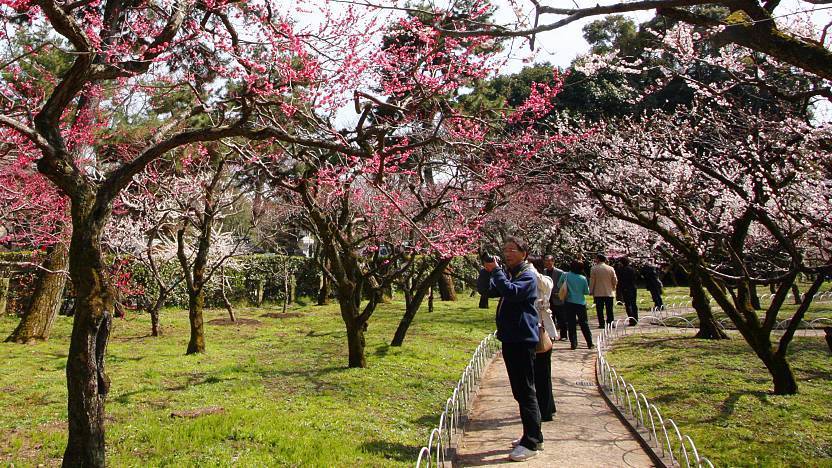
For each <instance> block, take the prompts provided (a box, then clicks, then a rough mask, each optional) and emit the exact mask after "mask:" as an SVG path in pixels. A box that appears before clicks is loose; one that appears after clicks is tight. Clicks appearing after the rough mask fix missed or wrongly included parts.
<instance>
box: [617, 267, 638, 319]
mask: <svg viewBox="0 0 832 468" xmlns="http://www.w3.org/2000/svg"><path fill="white" fill-rule="evenodd" d="M619 262H620V264H621V273H620V276H619V277H618V284H619V285H620V286H621V296H622V297H621V300H622V302H624V310H626V311H627V317H630V318H632V319H635V322H634V321H632V320H630V321H629V324H630V325H636V324H637V323H638V305H637V304H636V296H637V293H638V290H637V289H636V270H635V268H633V266H632V265H630V259H629V258H627V257H621V260H619Z"/></svg>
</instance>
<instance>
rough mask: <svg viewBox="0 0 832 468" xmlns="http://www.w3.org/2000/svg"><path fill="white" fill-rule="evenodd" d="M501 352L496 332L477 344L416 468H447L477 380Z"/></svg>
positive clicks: (474, 392) (477, 383) (473, 394)
mask: <svg viewBox="0 0 832 468" xmlns="http://www.w3.org/2000/svg"><path fill="white" fill-rule="evenodd" d="M499 349H500V341H499V340H497V334H496V332H494V333H491V334H490V335H488V336H486V337H485V338H483V339H482V341H480V344H479V346H477V349H476V350H475V351H474V355H473V356H472V357H471V360H470V361H469V362H468V365H467V366H466V367H465V370H464V371H463V372H462V377H460V378H459V381H458V382H457V384H456V387H455V388H454V390H453V393H452V394H451V397H450V398H448V400H447V401H446V402H445V409H444V411H442V413H441V414H440V415H439V424H437V426H436V427H435V428H434V429H433V430H432V431H431V433H430V436H429V437H428V445H427V446H425V447H422V449H421V450H420V451H419V458H418V459H417V460H416V467H417V468H419V467H434V466H435V467H444V466H450V465H451V462H452V461H453V457H454V451H455V450H456V446H457V442H459V440H458V439H459V435H460V434H459V431H460V429H461V428H462V426H463V424H464V420H465V418H466V417H467V414H468V411H469V410H470V405H471V402H472V401H473V399H474V396H475V395H476V391H477V388H478V386H479V383H480V380H481V379H482V376H483V374H484V373H485V369H486V368H487V367H488V364H490V363H491V359H492V358H493V357H494V355H495V354H496V353H497V351H498V350H499Z"/></svg>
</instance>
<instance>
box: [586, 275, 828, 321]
mask: <svg viewBox="0 0 832 468" xmlns="http://www.w3.org/2000/svg"><path fill="white" fill-rule="evenodd" d="M808 288H809V284H808V283H801V284H800V291H801V293H804V292H806V290H807V289H808ZM830 289H832V283H829V282H827V283H824V285H823V287H821V289H820V290H821V291H822V292H825V291H829V290H830ZM757 291H758V293H759V294H761V295H762V294H768V293H769V290H768V288H767V287H763V286H758V287H757ZM663 297H664V298H665V305H667V306H670V304H671V303H678V302H684V301H687V302H689V301H690V290H689V289H688V288H687V287H678V286H677V287H666V288H664V295H663ZM668 298H670V299H668ZM589 301H590V302H591V299H590V300H589ZM761 302H762V303H761V305H762V306H763V308H764V309H765V308H766V307H768V305H769V304H770V303H771V299H770V298H766V299H764V300H762V301H761ZM637 303H638V306H639V309H640V310H642V311H646V310H649V309H650V308H651V307H653V300H652V299H651V297H650V293H649V292H648V291H647V290H645V289H639V290H638V298H637ZM711 307H712V309H713V311H714V318H716V319H717V320H722V319H726V318H728V316H727V315H725V313H724V312H722V309H720V307H719V306H718V305H717V304H716V303H715V302H712V303H711ZM798 307H799V306H798V305H795V304H794V302H793V301H792V299H787V300H786V302H785V303H784V304H783V306H782V307H781V308H780V311H779V312H778V314H777V319H778V321H779V320H785V319H789V318H791V317H792V316H793V315H794V313H795V312H796V311H797V308H798ZM619 310H620V315H619ZM758 314H759V316H760V317H761V318H762V317H764V316H765V310H760V311H758ZM619 316H620V317H624V316H625V314H624V308H623V307H622V306H617V307H616V317H619ZM683 317H685V318H686V319H688V320H691V321H693V322H694V323H695V324H696V323H698V322H697V317H696V313H695V312H691V313H689V314H685V315H683ZM817 318H830V319H832V302H829V301H823V302H818V301H813V302H812V304H811V305H810V306H809V310H807V311H806V315H805V316H804V317H803V320H805V321H807V322H808V321H811V320H813V319H817ZM725 325H726V327H728V328H733V324H731V323H730V322H729V323H725ZM827 325H828V324H827Z"/></svg>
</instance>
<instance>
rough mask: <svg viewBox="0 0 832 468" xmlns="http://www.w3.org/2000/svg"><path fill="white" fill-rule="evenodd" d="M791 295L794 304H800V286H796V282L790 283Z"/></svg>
mask: <svg viewBox="0 0 832 468" xmlns="http://www.w3.org/2000/svg"><path fill="white" fill-rule="evenodd" d="M792 296H794V305H800V301H801V299H800V288H798V287H797V283H794V284H792Z"/></svg>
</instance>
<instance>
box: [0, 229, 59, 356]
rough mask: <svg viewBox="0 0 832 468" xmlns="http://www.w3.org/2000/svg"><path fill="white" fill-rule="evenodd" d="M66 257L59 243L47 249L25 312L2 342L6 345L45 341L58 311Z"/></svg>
mask: <svg viewBox="0 0 832 468" xmlns="http://www.w3.org/2000/svg"><path fill="white" fill-rule="evenodd" d="M68 257H69V253H68V251H67V247H66V245H64V244H63V243H60V242H59V243H57V244H55V245H53V246H51V247H50V248H49V250H48V252H47V254H46V259H45V260H44V262H43V269H41V270H40V271H39V273H38V276H37V280H36V283H35V290H34V292H33V293H32V297H31V299H30V300H29V302H28V305H27V307H26V311H25V312H24V314H23V317H22V318H21V319H20V323H19V324H18V325H17V328H15V330H14V331H13V332H12V334H11V335H9V337H8V338H6V341H7V342H13V343H32V342H35V341H41V340H47V339H49V333H50V332H51V331H52V325H53V324H54V323H55V317H57V316H58V311H60V310H61V300H62V299H63V295H64V287H65V286H66V277H67V275H66V271H65V270H66V268H67V263H68Z"/></svg>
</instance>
